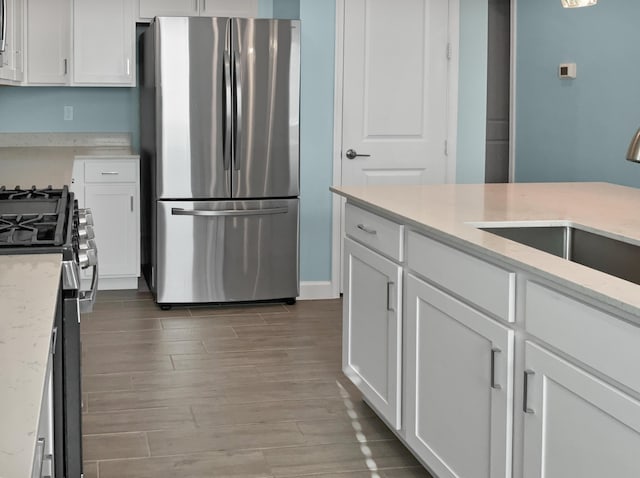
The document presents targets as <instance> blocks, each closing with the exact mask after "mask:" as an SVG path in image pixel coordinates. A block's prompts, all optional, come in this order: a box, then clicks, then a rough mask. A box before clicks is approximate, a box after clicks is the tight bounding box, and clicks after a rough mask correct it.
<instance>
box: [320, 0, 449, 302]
mask: <svg viewBox="0 0 640 478" xmlns="http://www.w3.org/2000/svg"><path fill="white" fill-rule="evenodd" d="M347 1H348V0H336V38H335V67H334V69H335V85H334V95H333V185H334V186H342V106H343V101H342V100H343V74H344V26H345V25H344V7H345V3H346V2H347ZM448 43H449V69H448V72H449V78H448V81H447V85H448V87H447V164H446V169H447V172H446V182H447V183H452V182H455V174H456V148H457V132H458V58H459V43H460V0H449V42H448ZM442 54H443V55H444V54H446V52H442ZM343 231H344V199H342V197H340V196H338V195H336V194H333V200H332V240H331V292H332V295H333V297H339V296H340V293H341V291H342V277H341V276H342V274H341V272H342V236H343Z"/></svg>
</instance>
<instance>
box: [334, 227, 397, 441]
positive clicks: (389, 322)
mask: <svg viewBox="0 0 640 478" xmlns="http://www.w3.org/2000/svg"><path fill="white" fill-rule="evenodd" d="M344 251H345V268H344V270H345V275H346V277H345V281H344V297H345V300H344V303H343V307H344V312H343V351H342V368H343V371H344V373H345V374H346V375H347V376H348V377H349V378H350V379H351V380H352V381H353V382H354V384H355V385H356V386H357V387H358V389H359V390H360V391H361V392H362V393H363V395H364V396H365V397H366V398H367V400H369V402H370V403H371V405H372V406H373V407H375V408H376V410H377V411H378V412H379V413H380V414H381V415H382V416H383V417H384V418H385V419H386V420H387V422H388V423H389V424H390V425H391V426H393V427H395V428H396V429H400V426H401V423H400V411H401V410H400V386H401V363H402V310H401V305H402V301H401V292H399V291H401V290H402V268H401V267H400V266H398V265H396V264H394V263H393V262H391V261H389V260H388V259H385V258H384V257H382V256H380V255H378V254H376V253H375V252H373V251H371V250H370V249H367V248H366V247H364V246H362V245H360V244H358V243H356V242H354V241H352V240H350V239H345V248H344Z"/></svg>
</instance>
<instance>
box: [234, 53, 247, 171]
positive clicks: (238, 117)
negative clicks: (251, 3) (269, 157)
mask: <svg viewBox="0 0 640 478" xmlns="http://www.w3.org/2000/svg"><path fill="white" fill-rule="evenodd" d="M233 63H234V68H235V70H234V73H235V74H234V81H235V87H236V102H235V106H236V111H235V127H236V135H235V138H234V143H235V145H234V148H233V169H235V170H236V171H240V169H242V168H241V167H240V166H241V165H240V155H239V154H238V139H239V138H240V136H242V86H241V85H242V82H243V81H244V79H243V75H242V68H241V67H240V61H239V58H238V54H237V52H233Z"/></svg>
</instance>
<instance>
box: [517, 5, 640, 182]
mask: <svg viewBox="0 0 640 478" xmlns="http://www.w3.org/2000/svg"><path fill="white" fill-rule="evenodd" d="M638 18H640V2H638V0H615V1H613V0H602V1H600V2H599V3H598V5H597V6H595V7H590V8H580V9H566V10H565V9H563V8H562V7H561V6H560V2H559V1H558V0H545V1H540V0H518V30H517V32H518V39H517V90H516V92H517V100H516V106H517V109H516V124H517V128H516V168H515V173H516V175H515V177H516V180H517V181H592V180H597V181H609V182H613V183H618V184H624V185H631V186H640V169H639V166H638V165H635V164H632V163H630V162H628V161H625V159H624V158H625V153H626V148H627V146H628V145H629V141H630V139H631V136H632V135H633V133H634V132H635V130H636V129H637V127H638V126H640V62H638V61H637V57H638V52H639V51H640V44H639V43H638V41H637V33H638V26H637V20H638ZM565 62H575V63H577V73H578V75H577V76H578V77H577V78H576V79H575V80H560V79H559V78H558V75H557V68H558V64H559V63H565Z"/></svg>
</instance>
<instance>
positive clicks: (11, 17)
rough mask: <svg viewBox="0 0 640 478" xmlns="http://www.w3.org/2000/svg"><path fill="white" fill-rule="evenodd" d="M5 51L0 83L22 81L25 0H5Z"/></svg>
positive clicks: (0, 57)
mask: <svg viewBox="0 0 640 478" xmlns="http://www.w3.org/2000/svg"><path fill="white" fill-rule="evenodd" d="M5 8H6V11H5V28H4V39H5V45H4V51H3V52H0V84H14V82H16V81H18V82H19V81H22V75H23V64H22V63H23V62H22V54H23V53H22V20H23V13H24V8H23V1H22V0H5Z"/></svg>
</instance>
